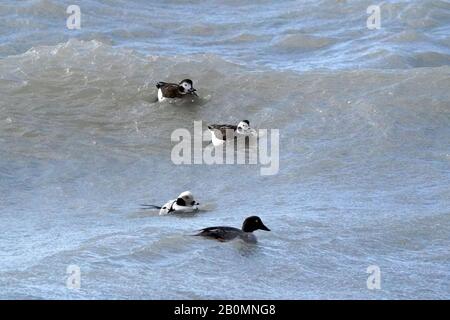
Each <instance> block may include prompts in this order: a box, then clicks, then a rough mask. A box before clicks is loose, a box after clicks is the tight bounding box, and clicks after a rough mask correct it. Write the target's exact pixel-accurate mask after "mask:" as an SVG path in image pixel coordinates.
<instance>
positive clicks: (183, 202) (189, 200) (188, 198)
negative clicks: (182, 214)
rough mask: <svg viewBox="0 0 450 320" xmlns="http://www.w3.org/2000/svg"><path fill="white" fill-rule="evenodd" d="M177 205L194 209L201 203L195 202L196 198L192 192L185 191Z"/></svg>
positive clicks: (178, 199) (179, 197)
mask: <svg viewBox="0 0 450 320" xmlns="http://www.w3.org/2000/svg"><path fill="white" fill-rule="evenodd" d="M177 205H179V206H184V207H193V206H196V205H199V203H198V202H196V201H195V200H194V196H193V195H192V193H191V192H190V191H185V192H183V193H181V194H180V195H179V196H178V198H177Z"/></svg>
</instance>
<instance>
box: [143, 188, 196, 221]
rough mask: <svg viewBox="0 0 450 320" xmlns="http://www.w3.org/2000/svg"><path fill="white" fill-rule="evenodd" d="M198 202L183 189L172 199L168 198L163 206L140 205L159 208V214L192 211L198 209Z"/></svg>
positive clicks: (189, 192) (145, 207) (146, 207)
mask: <svg viewBox="0 0 450 320" xmlns="http://www.w3.org/2000/svg"><path fill="white" fill-rule="evenodd" d="M199 204H200V203H198V202H197V201H195V200H194V196H193V194H192V192H191V191H184V192H182V193H180V195H179V196H178V197H177V198H176V199H173V200H169V201H167V202H166V204H164V205H163V206H155V205H149V204H143V205H141V206H142V207H143V209H159V215H160V216H163V215H168V214H177V213H192V212H197V211H198V205H199Z"/></svg>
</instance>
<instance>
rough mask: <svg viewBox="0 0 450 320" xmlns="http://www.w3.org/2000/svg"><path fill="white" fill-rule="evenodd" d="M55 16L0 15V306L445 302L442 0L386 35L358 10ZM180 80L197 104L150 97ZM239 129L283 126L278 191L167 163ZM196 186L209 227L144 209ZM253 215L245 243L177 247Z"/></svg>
mask: <svg viewBox="0 0 450 320" xmlns="http://www.w3.org/2000/svg"><path fill="white" fill-rule="evenodd" d="M69 4H71V1H52V0H34V1H20V2H18V1H12V0H3V1H2V2H1V3H0V16H1V19H0V97H1V98H0V154H1V156H0V230H1V232H0V298H8V299H11V298H51V299H53V298H87V299H97V298H113V299H115V298H138V299H147V298H151V299H175V298H181V299H194V298H213V299H215V298H225V299H235V298H248V299H257V298H274V299H282V298H285V299H310V298H350V299H355V298H368V299H386V298H396V299H398V298H406V299H413V298H425V299H431V298H439V299H443V298H449V297H450V251H449V249H448V248H449V247H450V237H449V234H450V200H449V199H450V91H449V88H450V49H449V45H450V3H449V2H448V1H383V2H380V5H381V18H382V28H381V29H380V30H368V29H367V27H366V18H367V16H368V15H367V13H366V8H367V7H368V6H369V5H371V4H373V3H371V2H370V1H277V2H276V3H272V2H271V1H258V2H257V3H255V2H254V1H234V0H228V1H210V2H208V3H204V2H203V1H189V2H186V1H164V2H161V1H155V2H153V1H143V0H142V1H138V0H135V1H119V0H116V1H106V0H105V1H98V0H95V1H94V0H83V1H78V4H79V5H80V7H81V11H82V28H81V30H79V31H76V30H67V29H66V26H65V22H66V21H65V20H66V17H67V14H66V13H65V10H66V8H67V6H68V5H69ZM185 77H190V78H192V79H194V81H195V85H196V87H197V89H198V92H199V94H200V95H201V100H200V101H198V102H196V103H187V104H182V105H178V104H155V103H153V99H154V97H155V90H154V89H155V88H154V84H155V82H156V81H158V80H173V81H175V80H178V79H181V78H185ZM241 119H249V120H250V121H251V122H252V124H253V125H254V126H255V127H257V128H269V129H270V128H278V129H280V134H281V137H280V172H279V173H278V174H277V175H274V176H261V175H260V174H259V167H258V166H236V165H222V166H219V165H216V166H207V165H191V166H189V165H186V166H175V165H174V164H172V162H171V161H170V152H171V148H172V146H173V143H171V141H170V134H171V132H172V131H173V130H174V129H176V128H187V129H190V130H192V127H193V121H194V120H204V121H206V122H235V121H237V120H241ZM188 189H189V190H191V191H192V192H193V193H194V194H195V196H196V198H197V200H198V201H199V202H200V203H201V204H202V205H203V206H204V208H206V209H208V211H205V212H202V213H199V214H198V215H195V216H190V217H185V218H183V217H159V216H157V215H156V214H155V213H154V212H146V211H142V210H140V209H139V204H140V203H160V202H161V203H162V202H164V201H165V200H168V199H171V198H173V197H175V196H176V195H177V194H179V193H180V192H181V191H184V190H188ZM252 214H258V215H259V216H261V218H262V219H263V221H264V222H265V224H266V225H267V226H268V227H269V228H271V229H272V232H258V233H257V236H258V238H259V243H258V245H256V246H252V245H245V244H242V243H239V242H238V243H228V244H223V243H215V242H212V241H202V239H197V238H193V237H190V236H189V234H191V233H192V232H193V231H194V230H196V229H198V228H201V227H206V226H211V225H217V224H226V225H235V226H240V225H241V223H242V220H243V218H244V217H246V216H248V215H252ZM72 264H74V265H78V266H79V267H80V269H81V289H79V290H69V289H68V288H67V287H66V279H67V274H66V268H67V266H69V265H72ZM369 265H377V266H379V267H380V269H381V290H368V289H367V286H366V280H367V277H368V274H367V273H366V269H367V267H368V266H369Z"/></svg>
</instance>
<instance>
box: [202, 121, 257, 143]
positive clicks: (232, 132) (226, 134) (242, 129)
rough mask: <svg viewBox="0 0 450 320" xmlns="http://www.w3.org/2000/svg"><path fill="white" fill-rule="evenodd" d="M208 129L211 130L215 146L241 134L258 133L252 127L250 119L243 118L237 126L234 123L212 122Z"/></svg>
mask: <svg viewBox="0 0 450 320" xmlns="http://www.w3.org/2000/svg"><path fill="white" fill-rule="evenodd" d="M208 129H209V131H210V132H211V138H212V143H213V144H214V145H215V146H219V145H221V144H223V143H224V142H226V140H229V139H234V138H237V137H240V136H250V135H256V130H255V129H252V128H250V122H249V121H248V120H242V121H241V122H239V123H238V125H237V126H235V125H232V124H210V125H208Z"/></svg>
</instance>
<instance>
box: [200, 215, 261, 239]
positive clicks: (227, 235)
mask: <svg viewBox="0 0 450 320" xmlns="http://www.w3.org/2000/svg"><path fill="white" fill-rule="evenodd" d="M255 230H265V231H270V229H269V228H267V227H266V226H265V225H264V223H263V222H262V221H261V218H259V217H257V216H252V217H248V218H247V219H245V221H244V223H243V224H242V229H238V228H233V227H210V228H205V229H201V230H199V231H200V232H199V233H197V234H195V236H202V237H207V238H210V239H215V240H219V241H222V242H223V241H229V240H233V239H236V238H239V239H242V240H244V241H246V242H253V243H255V242H256V241H257V240H256V237H255V235H254V234H253V231H255Z"/></svg>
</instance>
